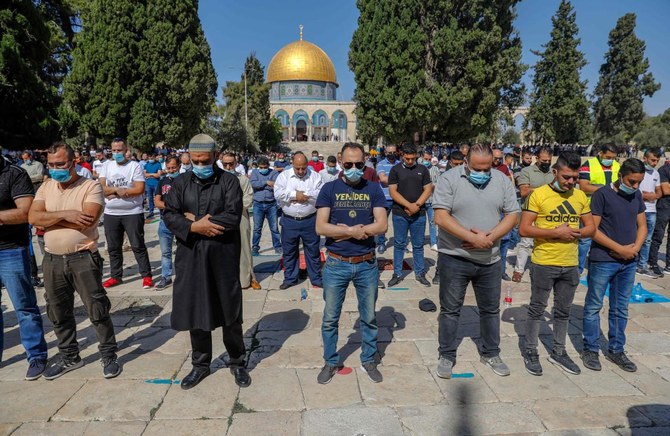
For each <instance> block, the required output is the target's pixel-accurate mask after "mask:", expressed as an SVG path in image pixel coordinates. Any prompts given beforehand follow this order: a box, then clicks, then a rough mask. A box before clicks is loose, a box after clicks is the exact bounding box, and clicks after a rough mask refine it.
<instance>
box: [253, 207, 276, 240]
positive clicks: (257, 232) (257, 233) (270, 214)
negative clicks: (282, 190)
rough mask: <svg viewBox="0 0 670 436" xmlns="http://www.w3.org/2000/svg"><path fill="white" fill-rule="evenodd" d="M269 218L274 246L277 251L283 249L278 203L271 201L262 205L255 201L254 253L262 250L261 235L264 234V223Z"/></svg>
mask: <svg viewBox="0 0 670 436" xmlns="http://www.w3.org/2000/svg"><path fill="white" fill-rule="evenodd" d="M265 218H267V220H268V225H269V226H270V233H271V234H272V246H273V247H274V249H275V250H279V249H280V248H281V239H280V237H279V227H278V226H277V202H276V201H271V202H268V203H261V202H260V201H254V237H253V242H252V244H251V248H252V249H253V251H260V249H261V235H262V233H263V221H264V220H265Z"/></svg>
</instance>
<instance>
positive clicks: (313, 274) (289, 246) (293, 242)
mask: <svg viewBox="0 0 670 436" xmlns="http://www.w3.org/2000/svg"><path fill="white" fill-rule="evenodd" d="M301 239H302V245H303V247H304V249H305V263H306V265H307V274H308V275H309V280H310V281H311V282H312V284H315V285H319V286H320V285H321V283H322V280H321V252H320V250H319V242H320V241H319V239H320V238H319V235H317V234H316V215H313V216H312V217H310V218H308V219H305V220H300V221H296V220H294V219H291V218H290V217H288V216H286V215H284V216H283V217H282V219H281V245H282V251H283V252H284V282H285V283H297V282H298V272H299V271H298V260H299V259H300V240H301Z"/></svg>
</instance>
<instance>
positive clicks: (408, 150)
mask: <svg viewBox="0 0 670 436" xmlns="http://www.w3.org/2000/svg"><path fill="white" fill-rule="evenodd" d="M402 152H403V154H416V147H415V146H414V145H413V144H405V145H403V146H402Z"/></svg>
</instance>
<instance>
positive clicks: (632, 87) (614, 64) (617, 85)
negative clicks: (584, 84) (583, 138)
mask: <svg viewBox="0 0 670 436" xmlns="http://www.w3.org/2000/svg"><path fill="white" fill-rule="evenodd" d="M635 21H636V16H635V14H632V13H629V14H626V15H624V16H623V17H621V18H619V20H618V21H617V24H616V26H615V27H614V29H612V31H611V32H610V34H609V40H608V45H609V50H608V51H607V53H606V54H605V63H603V64H602V65H601V67H600V79H599V80H598V84H597V86H596V89H595V92H594V95H595V98H596V100H595V103H594V105H593V111H594V115H595V126H594V128H595V129H594V130H595V134H596V139H597V140H598V141H601V142H605V141H614V142H616V143H621V142H627V141H628V140H629V139H630V138H631V137H632V136H633V135H634V134H635V133H636V132H637V130H638V127H639V124H640V122H641V121H642V118H643V117H644V110H643V107H642V101H643V99H644V97H651V96H652V95H654V93H655V92H656V91H658V90H659V89H660V87H661V85H660V84H659V83H657V82H656V81H655V80H654V77H653V75H652V74H651V73H650V72H648V70H649V59H647V58H645V57H644V51H645V48H646V44H645V43H644V41H642V40H641V39H639V38H638V37H637V36H636V35H635Z"/></svg>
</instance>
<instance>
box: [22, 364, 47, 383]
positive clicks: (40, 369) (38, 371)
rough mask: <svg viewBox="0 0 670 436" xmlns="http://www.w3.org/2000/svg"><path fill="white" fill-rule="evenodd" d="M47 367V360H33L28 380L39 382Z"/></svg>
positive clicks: (29, 367) (27, 376) (29, 368)
mask: <svg viewBox="0 0 670 436" xmlns="http://www.w3.org/2000/svg"><path fill="white" fill-rule="evenodd" d="M46 367H47V360H46V359H33V360H31V361H30V365H29V366H28V372H26V380H29V381H31V380H37V379H38V378H40V376H41V375H42V373H44V370H45V369H46Z"/></svg>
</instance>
